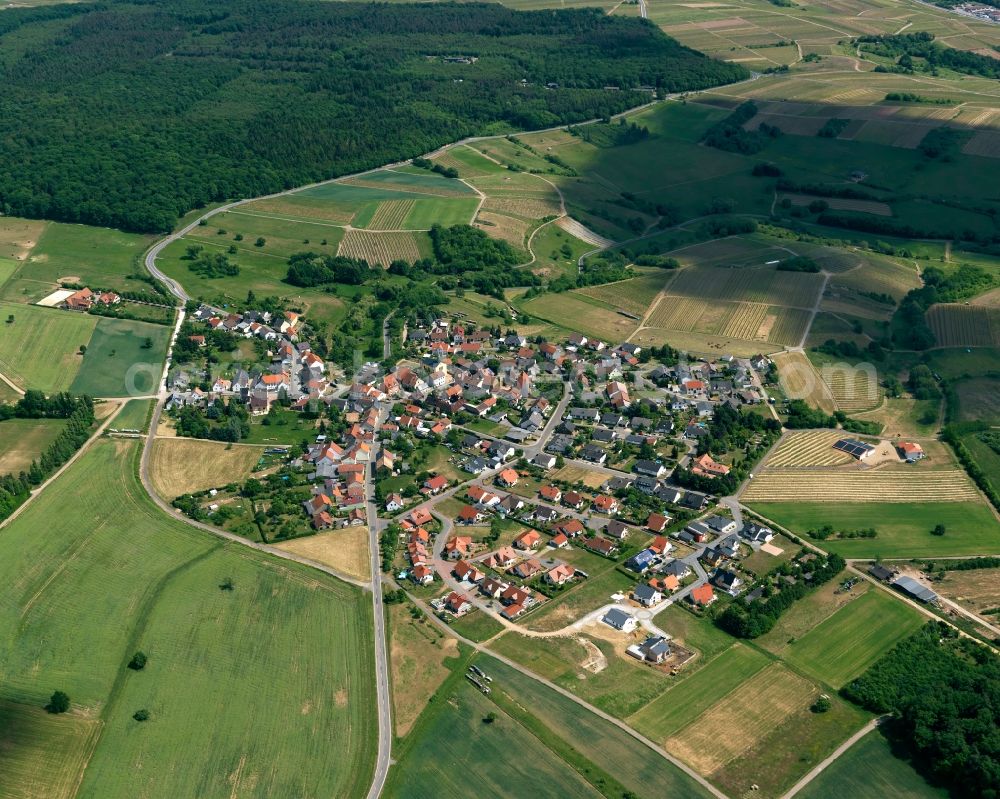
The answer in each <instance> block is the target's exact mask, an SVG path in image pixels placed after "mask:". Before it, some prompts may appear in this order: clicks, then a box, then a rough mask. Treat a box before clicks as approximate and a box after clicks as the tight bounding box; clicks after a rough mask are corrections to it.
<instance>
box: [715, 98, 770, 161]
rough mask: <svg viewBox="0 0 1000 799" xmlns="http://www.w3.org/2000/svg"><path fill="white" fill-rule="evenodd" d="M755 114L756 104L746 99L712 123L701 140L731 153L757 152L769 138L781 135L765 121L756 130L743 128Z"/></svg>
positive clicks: (765, 144)
mask: <svg viewBox="0 0 1000 799" xmlns="http://www.w3.org/2000/svg"><path fill="white" fill-rule="evenodd" d="M755 116H757V104H756V103H754V102H753V101H752V100H748V101H747V102H745V103H743V104H742V105H740V106H739V107H738V108H737V109H736V110H735V111H733V113H731V114H730V115H729V116H727V117H726V118H725V119H723V120H720V121H719V122H717V123H715V124H714V125H712V127H710V128H709V129H708V131H707V132H706V133H705V136H704V137H703V138H702V141H703V142H704V143H705V144H707V145H708V146H709V147H714V148H715V149H717V150H726V151H727V152H731V153H740V154H741V155H753V154H754V153H759V152H760V151H761V150H763V149H764V148H765V147H766V146H767V144H768V142H769V141H770V140H771V139H776V138H778V137H779V136H780V135H781V130H780V128H777V127H775V126H774V125H768V124H767V123H766V122H761V123H760V125H758V126H757V130H747V129H746V128H744V127H743V126H744V125H745V124H746V123H747V122H749V121H750V120H751V119H753V118H754V117H755Z"/></svg>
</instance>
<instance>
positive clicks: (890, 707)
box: [843, 622, 1000, 799]
mask: <svg viewBox="0 0 1000 799" xmlns="http://www.w3.org/2000/svg"><path fill="white" fill-rule="evenodd" d="M843 694H844V695H845V696H846V697H847V698H848V699H850V700H851V701H853V702H856V703H857V704H859V705H861V706H862V707H864V708H866V709H867V710H870V711H872V712H873V713H892V714H893V719H892V721H891V722H890V724H889V725H887V730H888V732H889V735H890V737H891V738H892V739H893V740H894V741H895V742H896V743H897V744H899V745H900V746H901V747H902V748H903V750H904V751H905V752H906V754H907V755H908V756H909V758H910V760H911V762H912V763H913V765H914V767H915V768H917V770H919V771H921V772H922V773H923V774H925V775H926V776H928V777H930V778H931V779H932V780H933V781H934V782H936V783H939V784H942V785H944V786H946V787H947V788H948V789H949V791H950V792H951V794H952V796H955V797H969V799H972V797H975V799H996V797H998V796H1000V736H998V735H997V730H998V729H1000V658H998V657H997V656H996V655H994V654H993V653H992V652H991V651H990V650H989V649H987V648H986V647H984V646H981V645H979V644H977V643H975V642H973V641H971V640H968V639H964V638H961V637H959V635H958V633H957V632H956V631H955V630H954V629H952V628H951V627H949V626H948V625H946V624H944V623H942V622H931V623H930V624H927V625H925V626H924V627H922V628H921V629H920V630H919V631H918V632H916V633H915V634H914V635H912V636H910V637H909V638H907V639H905V640H903V641H902V642H900V643H899V644H897V645H896V646H895V647H893V648H892V649H891V650H889V652H888V653H887V654H885V655H884V656H883V657H882V658H881V659H880V660H879V661H878V662H876V663H875V665H874V666H872V667H871V668H870V669H868V671H866V672H865V673H864V674H863V675H862V676H861V677H859V678H858V679H856V680H854V681H853V682H851V683H849V684H848V685H847V686H846V687H845V688H844V689H843Z"/></svg>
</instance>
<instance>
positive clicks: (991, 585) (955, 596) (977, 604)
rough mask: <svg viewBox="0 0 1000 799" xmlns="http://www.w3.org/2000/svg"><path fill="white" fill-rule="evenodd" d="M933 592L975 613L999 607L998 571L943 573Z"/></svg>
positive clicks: (977, 570) (970, 570)
mask: <svg viewBox="0 0 1000 799" xmlns="http://www.w3.org/2000/svg"><path fill="white" fill-rule="evenodd" d="M934 590H935V591H936V592H937V593H939V594H941V595H943V596H946V597H948V599H952V600H954V601H955V602H958V603H959V604H961V605H964V606H966V607H968V608H969V609H971V610H973V611H975V612H977V613H978V612H982V611H984V610H989V609H991V608H996V607H1000V569H966V570H964V571H950V572H945V576H944V579H943V580H940V581H938V582H935V583H934Z"/></svg>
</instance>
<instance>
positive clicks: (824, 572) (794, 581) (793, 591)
mask: <svg viewBox="0 0 1000 799" xmlns="http://www.w3.org/2000/svg"><path fill="white" fill-rule="evenodd" d="M807 551H808V550H803V553H805V552H807ZM846 565H847V564H846V562H845V561H844V559H843V558H842V557H841V556H840V555H836V554H833V555H817V556H816V559H815V560H813V561H810V562H808V563H806V564H803V563H801V562H799V561H798V560H796V561H793V562H792V563H785V564H782V566H779V567H778V569H776V570H775V572H773V573H772V574H770V575H768V577H767V578H765V579H764V580H762V581H760V583H759V584H760V585H761V586H762V587H763V588H764V594H765V596H764V597H762V598H761V599H758V600H754V601H747V599H746V598H745V597H741V598H740V599H737V600H736V601H735V602H732V603H730V604H729V605H728V606H727V607H726V609H725V610H724V611H722V613H720V614H719V615H718V616H717V617H716V619H715V623H716V624H717V625H718V626H719V627H721V628H722V629H723V630H725V631H726V632H727V633H729V634H730V635H735V636H736V637H737V638H758V637H759V636H761V635H763V634H764V633H766V632H768V631H770V630H771V629H772V628H773V627H774V625H775V624H777V622H778V619H780V618H781V616H782V615H783V614H784V613H785V611H787V610H788V609H789V608H790V607H791V606H792V605H794V604H795V603H796V602H797V601H798V600H800V599H802V598H803V597H805V596H807V595H808V594H810V593H812V592H813V591H814V590H815V589H816V588H818V587H819V586H821V585H823V584H824V583H827V582H829V581H830V580H832V579H833V578H834V577H836V576H837V575H838V574H840V572H841V571H843V569H844V567H845V566H846ZM806 574H809V575H810V577H809V579H808V580H807V579H806V578H805V575H806ZM782 578H790V579H782Z"/></svg>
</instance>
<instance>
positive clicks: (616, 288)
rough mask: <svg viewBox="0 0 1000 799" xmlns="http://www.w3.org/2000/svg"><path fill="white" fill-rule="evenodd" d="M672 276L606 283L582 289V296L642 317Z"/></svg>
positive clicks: (656, 275)
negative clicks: (584, 295)
mask: <svg viewBox="0 0 1000 799" xmlns="http://www.w3.org/2000/svg"><path fill="white" fill-rule="evenodd" d="M670 275H671V273H669V272H667V273H665V274H650V275H643V276H642V277H634V278H632V279H630V280H622V281H620V282H618V283H605V284H604V285H602V286H591V287H590V288H585V289H580V294H586V295H587V296H588V297H593V298H594V299H595V300H600V301H601V302H605V303H607V304H608V305H610V306H612V307H614V308H621V309H622V310H623V311H628V312H629V313H633V314H635V315H636V316H640V317H641V316H642V315H643V314H644V313H646V310H647V309H648V308H649V305H650V303H652V302H653V300H654V299H656V295H657V294H658V293H659V292H660V289H662V288H663V286H664V285H666V284H667V282H668V281H669V280H670Z"/></svg>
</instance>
